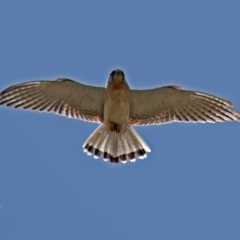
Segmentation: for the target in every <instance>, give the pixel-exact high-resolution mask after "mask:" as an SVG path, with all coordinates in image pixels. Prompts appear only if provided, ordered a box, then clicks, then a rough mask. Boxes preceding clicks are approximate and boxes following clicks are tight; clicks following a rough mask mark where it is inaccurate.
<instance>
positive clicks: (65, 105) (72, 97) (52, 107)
mask: <svg viewBox="0 0 240 240" xmlns="http://www.w3.org/2000/svg"><path fill="white" fill-rule="evenodd" d="M103 95H104V88H101V87H93V86H88V85H84V84H81V83H78V82H76V81H73V80H70V79H65V78H60V79H57V80H55V81H32V82H26V83H21V84H17V85H13V86H11V87H9V88H6V89H5V90H3V91H2V92H1V93H0V104H2V105H6V106H12V107H14V108H23V109H31V110H38V111H46V112H54V113H56V114H60V115H63V116H66V117H70V118H78V119H82V120H87V121H93V122H101V121H102V119H103V100H104V99H103Z"/></svg>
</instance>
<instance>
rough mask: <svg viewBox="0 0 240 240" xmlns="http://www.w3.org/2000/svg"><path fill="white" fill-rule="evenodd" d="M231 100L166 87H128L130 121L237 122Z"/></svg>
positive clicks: (139, 123)
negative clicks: (135, 88)
mask: <svg viewBox="0 0 240 240" xmlns="http://www.w3.org/2000/svg"><path fill="white" fill-rule="evenodd" d="M231 105H232V104H231V102H229V101H228V100H225V99H223V98H219V97H216V96H213V95H210V94H206V93H202V92H195V91H187V90H183V89H182V88H181V87H178V86H166V87H160V88H155V89H149V90H131V111H130V119H129V123H130V124H133V125H145V124H161V123H168V122H173V121H183V122H223V121H233V120H236V121H240V113H239V112H237V111H236V110H234V109H233V108H232V106H231Z"/></svg>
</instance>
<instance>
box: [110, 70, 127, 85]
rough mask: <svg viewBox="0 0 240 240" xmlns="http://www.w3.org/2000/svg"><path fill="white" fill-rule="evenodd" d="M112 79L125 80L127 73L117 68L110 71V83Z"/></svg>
mask: <svg viewBox="0 0 240 240" xmlns="http://www.w3.org/2000/svg"><path fill="white" fill-rule="evenodd" d="M112 81H124V82H125V75H124V72H123V71H122V70H120V69H115V70H113V71H112V72H111V73H110V76H109V79H108V83H110V82H112Z"/></svg>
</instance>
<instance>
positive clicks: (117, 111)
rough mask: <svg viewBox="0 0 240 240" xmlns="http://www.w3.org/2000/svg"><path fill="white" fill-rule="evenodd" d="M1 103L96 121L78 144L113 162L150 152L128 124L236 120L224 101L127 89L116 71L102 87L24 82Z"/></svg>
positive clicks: (0, 97) (172, 89) (177, 91)
mask: <svg viewBox="0 0 240 240" xmlns="http://www.w3.org/2000/svg"><path fill="white" fill-rule="evenodd" d="M0 104H5V105H6V106H12V107H15V108H23V109H32V110H38V111H46V112H54V113H57V114H60V115H63V116H67V117H70V118H77V119H81V120H86V121H92V122H98V123H100V126H99V127H98V128H97V129H96V130H95V131H94V132H93V133H92V134H91V136H90V137H89V138H88V139H87V140H86V142H85V143H84V144H83V148H84V151H85V152H87V154H89V155H91V154H93V155H94V157H95V158H98V157H100V156H101V155H102V156H103V158H104V160H109V161H110V162H114V163H118V162H123V163H125V162H126V161H127V160H130V161H135V159H136V158H145V157H146V153H147V152H150V148H149V147H148V145H147V144H146V143H145V141H144V140H143V139H142V138H141V137H140V136H139V135H138V134H137V132H136V131H135V130H134V129H133V128H132V127H131V125H148V124H162V123H169V122H173V121H180V122H224V121H240V113H239V112H238V111H236V110H234V109H233V108H232V106H231V102H229V101H228V100H225V99H223V98H219V97H216V96H213V95H210V94H206V93H201V92H195V91H188V90H183V89H182V88H181V87H179V86H166V87H160V88H155V89H148V90H130V88H129V86H128V84H127V82H126V80H125V76H124V73H123V71H121V70H118V69H117V70H114V71H112V73H111V74H110V76H109V79H108V81H107V85H106V88H101V87H94V86H88V85H84V84H81V83H78V82H75V81H73V80H70V79H65V78H60V79H57V80H55V81H34V82H27V83H21V84H17V85H14V86H11V87H9V88H7V89H5V90H3V91H2V92H1V93H0Z"/></svg>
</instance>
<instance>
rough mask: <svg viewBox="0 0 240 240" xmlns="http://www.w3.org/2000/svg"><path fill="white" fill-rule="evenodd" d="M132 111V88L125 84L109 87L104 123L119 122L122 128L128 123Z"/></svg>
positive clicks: (105, 100)
mask: <svg viewBox="0 0 240 240" xmlns="http://www.w3.org/2000/svg"><path fill="white" fill-rule="evenodd" d="M129 113H130V90H129V88H128V86H126V85H123V84H115V85H112V86H111V85H110V86H108V87H107V89H106V92H105V99H104V123H105V124H108V125H109V126H112V125H113V124H118V129H120V130H121V129H122V127H123V126H125V125H126V124H127V123H128V120H129Z"/></svg>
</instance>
